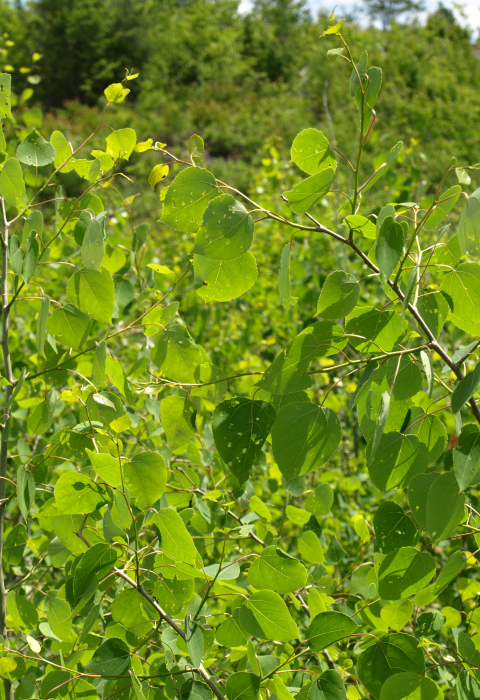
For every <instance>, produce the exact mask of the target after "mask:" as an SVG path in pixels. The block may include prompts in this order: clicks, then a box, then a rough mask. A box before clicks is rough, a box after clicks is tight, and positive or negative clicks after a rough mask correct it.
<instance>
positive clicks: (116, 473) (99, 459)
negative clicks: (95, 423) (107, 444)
mask: <svg viewBox="0 0 480 700" xmlns="http://www.w3.org/2000/svg"><path fill="white" fill-rule="evenodd" d="M85 452H86V453H87V455H88V458H89V459H90V464H91V465H92V467H93V470H94V472H95V473H96V474H98V476H99V477H100V481H106V482H107V484H110V486H118V484H121V483H122V474H121V471H120V464H119V460H118V457H114V456H113V455H111V454H108V452H94V451H93V450H88V449H87V450H85Z"/></svg>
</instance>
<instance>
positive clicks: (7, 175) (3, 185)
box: [0, 92, 27, 210]
mask: <svg viewBox="0 0 480 700" xmlns="http://www.w3.org/2000/svg"><path fill="white" fill-rule="evenodd" d="M0 97H1V92H0ZM0 195H1V196H2V197H3V198H4V199H5V203H6V204H7V205H8V206H9V207H16V208H17V209H19V210H21V209H24V208H25V204H26V201H27V193H26V191H25V182H24V181H23V173H22V168H21V166H20V163H19V162H18V160H17V159H16V158H9V159H8V160H7V162H6V163H5V164H4V166H3V168H2V172H1V173H0Z"/></svg>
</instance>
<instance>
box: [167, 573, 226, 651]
mask: <svg viewBox="0 0 480 700" xmlns="http://www.w3.org/2000/svg"><path fill="white" fill-rule="evenodd" d="M194 592H195V589H194V586H193V579H187V580H185V581H179V580H177V579H176V578H174V579H170V580H169V579H159V580H158V581H157V582H156V583H155V586H154V589H153V595H154V596H155V598H156V599H157V600H158V602H159V604H160V606H161V607H162V609H163V610H165V612H166V613H167V615H178V613H180V611H181V609H182V608H183V606H184V605H186V604H187V603H189V602H190V600H191V599H192V597H193V594H194ZM217 639H218V634H217ZM219 643H220V644H223V642H219ZM234 646H236V645H234Z"/></svg>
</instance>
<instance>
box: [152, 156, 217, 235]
mask: <svg viewBox="0 0 480 700" xmlns="http://www.w3.org/2000/svg"><path fill="white" fill-rule="evenodd" d="M217 194H218V190H217V181H216V180H215V178H214V176H213V175H212V173H209V172H208V171H207V170H205V169H204V168H198V167H191V168H186V169H185V170H182V171H181V172H179V173H178V175H177V177H176V178H175V180H174V181H173V182H172V184H171V185H170V187H169V188H168V191H167V194H166V197H165V202H164V204H163V213H162V218H161V219H160V221H161V222H162V223H164V224H167V226H171V227H172V228H174V229H176V230H177V231H185V232H186V233H195V231H197V230H198V229H199V227H200V224H201V222H202V217H203V214H204V212H205V209H206V208H207V205H208V203H209V201H210V200H211V199H213V198H214V197H215V196H216V195H217Z"/></svg>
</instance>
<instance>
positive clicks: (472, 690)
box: [453, 671, 480, 700]
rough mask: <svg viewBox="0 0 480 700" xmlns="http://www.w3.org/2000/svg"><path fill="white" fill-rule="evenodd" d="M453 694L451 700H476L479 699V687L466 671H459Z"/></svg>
mask: <svg viewBox="0 0 480 700" xmlns="http://www.w3.org/2000/svg"><path fill="white" fill-rule="evenodd" d="M453 693H454V694H453V700H477V698H480V685H479V684H478V683H477V681H476V680H475V679H474V678H473V677H472V676H471V675H470V674H469V673H468V671H460V673H459V674H458V676H457V679H456V682H455V686H454V688H453Z"/></svg>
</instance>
